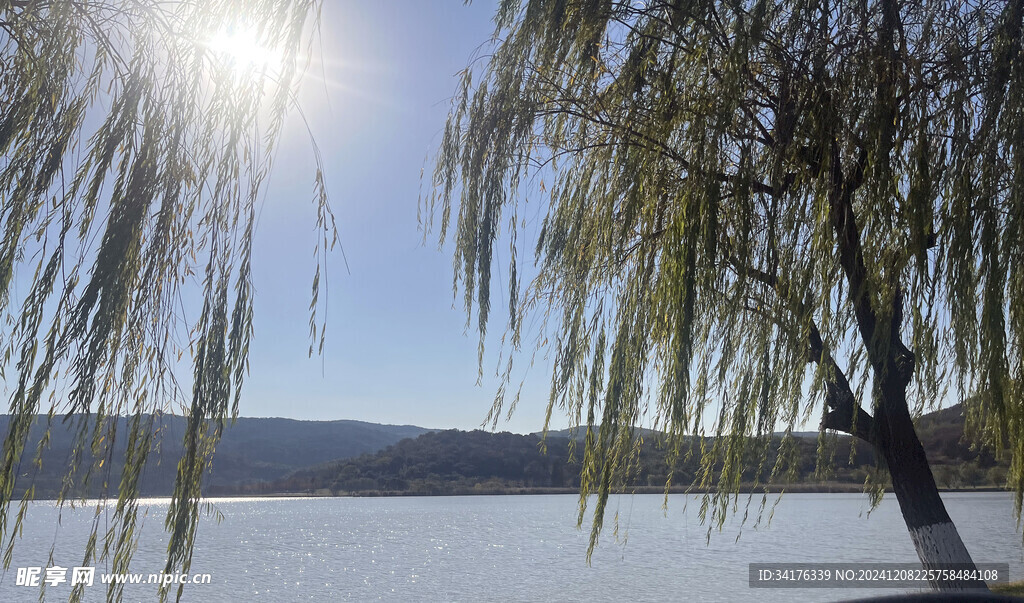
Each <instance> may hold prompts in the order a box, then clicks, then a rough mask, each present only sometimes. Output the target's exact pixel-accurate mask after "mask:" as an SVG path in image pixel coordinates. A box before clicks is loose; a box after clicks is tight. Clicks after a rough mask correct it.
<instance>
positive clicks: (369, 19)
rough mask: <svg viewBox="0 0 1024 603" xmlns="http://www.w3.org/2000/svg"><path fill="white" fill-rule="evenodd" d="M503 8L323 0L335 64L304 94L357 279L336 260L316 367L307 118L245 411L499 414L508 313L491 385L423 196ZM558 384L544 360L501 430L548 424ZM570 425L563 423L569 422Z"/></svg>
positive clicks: (368, 415)
mask: <svg viewBox="0 0 1024 603" xmlns="http://www.w3.org/2000/svg"><path fill="white" fill-rule="evenodd" d="M493 13H494V3H493V2H486V1H477V2H474V3H473V4H471V5H470V6H465V5H464V4H463V3H462V2H460V1H458V0H435V1H431V2H424V1H416V0H412V1H397V0H386V1H381V2H364V1H339V0H329V1H328V2H325V3H324V12H323V16H322V23H321V34H322V46H321V49H320V52H319V54H320V57H319V58H321V59H322V61H323V66H322V68H321V67H320V66H318V65H314V66H313V67H312V68H311V69H310V71H309V74H308V77H307V82H306V85H305V87H304V89H303V91H302V94H301V98H302V107H303V112H304V114H305V115H306V117H307V119H308V121H309V124H310V126H311V128H312V130H313V134H314V136H315V138H316V141H317V143H318V145H319V147H320V149H321V152H322V154H323V158H324V161H325V163H326V170H325V174H326V179H327V183H328V186H329V188H330V194H331V199H332V206H333V208H334V212H335V215H336V217H337V220H338V226H339V232H340V240H341V243H342V245H343V246H344V250H345V253H346V255H347V258H348V265H349V267H350V269H351V274H349V273H347V272H346V270H345V267H344V264H343V261H342V257H341V254H340V253H335V254H333V256H332V257H331V258H330V260H329V262H330V263H329V268H330V273H329V279H330V280H329V302H328V312H329V315H328V326H327V346H326V350H325V353H324V356H323V358H318V357H316V356H314V357H313V358H312V359H310V358H308V357H307V350H308V346H309V340H308V319H309V311H308V306H309V300H310V285H311V279H312V274H313V270H314V268H315V263H314V259H313V257H312V251H313V237H314V236H315V234H314V225H315V213H314V211H313V206H312V204H311V201H310V200H311V198H312V178H313V174H314V171H313V168H312V161H313V159H312V157H313V155H312V152H311V145H310V142H309V139H308V136H307V135H306V134H305V128H304V126H303V123H302V120H301V119H299V118H298V117H297V116H293V117H292V119H290V121H289V123H288V126H289V134H288V135H287V136H286V140H285V141H284V144H283V146H282V147H281V149H280V152H279V155H278V157H277V161H276V163H275V169H274V172H273V176H272V180H271V187H270V189H269V192H268V195H267V200H266V202H265V205H264V207H263V210H262V214H261V217H260V223H259V230H258V234H257V242H256V250H255V255H256V257H255V264H256V266H255V269H254V279H255V285H256V291H257V294H256V301H255V304H256V308H255V310H256V318H255V341H254V342H253V346H252V349H251V356H250V366H251V371H252V372H251V375H250V377H249V379H248V381H247V382H246V385H245V389H244V390H243V397H242V406H241V408H240V414H241V415H242V416H283V417H292V418H299V419H359V420H364V421H374V422H382V423H410V424H416V425H422V426H425V427H437V428H448V427H458V428H463V429H471V428H476V427H479V426H480V424H481V422H482V421H483V420H484V419H485V417H486V415H487V412H488V410H489V408H490V403H491V400H492V399H493V396H494V394H495V391H496V388H497V380H496V379H495V378H494V373H495V368H496V366H497V361H498V356H497V352H498V351H499V347H500V335H501V333H502V331H503V328H502V327H503V325H502V323H501V320H500V319H501V318H502V317H501V316H500V313H499V312H497V311H496V312H495V315H496V318H498V320H496V321H493V322H492V327H491V330H492V334H493V335H494V337H492V338H490V340H489V342H488V343H489V346H488V352H489V354H488V356H487V358H488V360H487V362H486V364H485V371H484V376H485V379H484V382H483V383H482V384H481V385H477V384H476V382H477V359H476V350H477V336H476V333H475V331H474V330H473V329H470V330H468V331H467V330H466V314H465V312H464V310H463V308H462V302H461V295H460V297H459V298H458V299H456V298H455V297H453V293H452V249H451V246H450V245H449V246H446V247H445V248H444V249H443V250H438V248H437V238H436V235H435V236H431V238H429V240H428V242H427V244H426V245H424V244H423V234H422V232H421V231H420V230H419V229H418V222H417V203H418V198H419V195H420V189H421V179H420V172H421V169H424V168H426V170H427V172H428V173H427V176H428V177H429V170H430V158H431V157H432V156H433V153H434V151H435V150H436V148H437V145H438V144H439V141H440V136H441V132H442V129H443V127H444V123H445V117H446V115H447V113H448V109H449V99H450V98H451V96H452V94H453V93H454V91H455V89H456V85H457V79H456V74H457V73H458V72H459V71H460V70H461V69H463V68H465V67H466V66H467V64H468V63H469V61H470V60H471V59H472V58H473V56H475V53H476V51H477V50H479V49H480V48H481V45H483V44H484V43H485V42H486V41H487V40H488V39H489V38H490V36H491V34H492V33H493V30H494V27H493V23H492V21H491V19H492V16H493ZM324 80H326V81H324ZM426 183H427V184H429V179H428V180H427V181H426ZM495 296H496V297H495V304H494V305H495V308H500V307H504V303H501V301H502V299H501V297H500V296H501V293H500V292H499V291H497V289H495ZM474 320H475V319H474ZM524 360H527V359H524ZM522 364H523V365H524V366H525V365H526V364H527V363H526V362H523V363H522ZM549 379H550V372H549V369H548V368H547V365H546V364H545V363H543V362H541V363H539V364H538V365H537V366H535V367H534V368H533V369H531V371H530V373H529V374H528V376H527V381H526V386H525V387H524V390H523V392H524V395H523V399H522V401H521V403H520V405H519V407H518V409H517V411H516V413H515V414H514V415H513V417H512V419H511V420H510V421H509V422H504V421H502V422H501V423H499V426H498V428H499V429H506V430H509V431H518V432H530V431H536V430H539V429H540V428H541V426H542V424H543V417H544V410H545V405H546V402H547V391H548V384H549ZM517 384H518V381H517ZM566 424H567V421H566V419H564V418H563V417H562V416H560V415H558V416H557V417H556V419H555V423H554V427H556V428H560V427H564V426H565V425H566Z"/></svg>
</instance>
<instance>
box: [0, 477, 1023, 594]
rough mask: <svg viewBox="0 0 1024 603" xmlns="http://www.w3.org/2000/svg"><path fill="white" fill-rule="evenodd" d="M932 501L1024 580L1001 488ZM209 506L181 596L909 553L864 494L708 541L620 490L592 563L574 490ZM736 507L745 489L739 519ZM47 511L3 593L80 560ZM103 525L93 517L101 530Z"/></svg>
mask: <svg viewBox="0 0 1024 603" xmlns="http://www.w3.org/2000/svg"><path fill="white" fill-rule="evenodd" d="M943 498H944V499H945V501H946V505H947V508H948V510H949V513H950V515H951V516H952V517H953V520H954V521H955V522H956V524H957V527H958V528H959V530H960V533H961V535H962V536H963V538H964V540H965V541H966V543H967V546H968V548H969V549H970V551H971V553H972V555H973V556H974V559H975V561H977V562H979V563H981V562H986V563H1009V564H1010V579H1011V580H1020V579H1024V574H1022V570H1024V565H1022V547H1021V536H1020V533H1019V532H1018V531H1017V530H1016V523H1015V520H1014V517H1013V502H1012V498H1011V495H1010V494H1009V493H1003V492H998V493H949V494H945V495H944V496H943ZM774 499H775V497H774V496H772V497H770V498H769V502H770V503H771V502H772V501H774ZM759 500H760V497H759V496H758V497H755V500H754V503H753V505H752V508H753V509H756V506H757V503H758V502H759ZM212 502H213V503H214V505H215V507H216V509H217V510H218V511H219V512H220V513H221V514H222V515H223V519H222V521H220V522H219V523H218V522H217V521H216V520H215V519H214V518H212V517H211V518H206V519H204V520H203V521H201V523H200V525H199V530H198V537H197V540H198V543H197V547H196V550H195V554H194V558H193V564H192V572H193V573H208V574H210V583H209V584H187V585H185V587H184V589H185V590H184V597H183V599H182V600H185V601H234V600H247V599H254V600H262V601H296V600H312V601H329V600H359V601H362V600H369V599H384V600H396V601H397V600H425V601H481V600H490V601H538V600H556V601H558V600H581V599H582V598H584V597H585V598H586V599H587V600H605V601H610V600H635V601H661V600H666V599H679V598H684V597H685V598H688V599H689V598H697V599H699V600H702V601H736V600H755V599H756V600H757V601H789V600H794V599H803V600H807V599H811V600H816V601H822V600H838V599H850V598H855V597H867V596H877V595H882V594H888V593H892V592H901V591H899V590H896V591H893V590H885V589H877V588H873V589H830V590H821V589H799V590H795V589H751V588H749V587H748V582H747V580H748V574H747V565H748V564H749V563H752V562H793V563H796V562H873V561H884V562H914V561H916V560H917V557H916V555H915V553H914V550H913V547H912V545H911V542H910V536H909V535H908V533H907V530H906V527H905V526H904V524H903V519H902V517H901V516H900V513H899V508H898V506H897V504H896V501H895V498H894V497H893V496H886V498H885V500H884V501H883V503H882V505H881V507H879V508H878V509H876V510H875V511H873V512H872V513H870V515H868V513H867V511H868V508H869V507H868V502H867V498H866V496H864V495H860V494H787V495H785V496H784V497H783V498H782V500H781V502H780V503H779V504H778V506H777V508H776V510H775V513H774V517H773V519H772V521H771V524H770V526H767V527H765V526H763V525H762V526H760V527H758V528H757V529H755V528H754V527H753V521H752V520H751V521H748V523H747V525H746V526H744V527H742V528H741V527H740V522H739V520H738V518H735V519H734V520H733V521H730V522H728V523H727V524H726V525H725V526H724V528H723V529H722V531H721V532H719V531H714V532H713V533H712V534H711V540H710V543H707V542H706V540H705V536H706V533H707V529H706V527H704V526H702V525H701V524H700V522H699V520H698V511H699V507H700V497H699V496H695V495H689V496H688V495H672V496H670V497H669V501H668V507H667V509H663V508H662V502H663V497H662V496H660V495H633V496H626V495H623V496H618V497H615V498H614V499H613V500H612V501H611V502H610V503H609V511H608V516H607V519H606V522H605V532H604V533H603V535H602V539H601V544H600V545H599V546H598V548H597V550H596V551H595V552H594V556H593V560H592V564H591V565H590V566H588V565H587V564H586V559H585V556H586V550H587V542H588V538H589V520H588V523H586V524H585V526H584V529H583V530H577V529H576V512H577V502H578V499H577V497H575V496H571V495H565V496H476V497H422V498H421V497H406V498H294V499H293V498H288V499H282V498H263V499H255V498H249V499H218V500H214V501H212ZM745 502H746V496H742V497H741V498H740V504H741V506H740V514H742V512H743V505H744V504H745ZM144 507H145V508H146V509H148V516H147V518H146V520H145V521H146V523H145V526H144V529H143V535H142V538H141V540H140V542H139V546H138V551H137V552H136V554H135V557H134V560H133V562H132V569H133V571H137V572H142V573H147V574H148V573H156V572H159V571H160V570H161V569H162V568H163V559H164V557H163V554H164V551H165V547H166V542H167V537H166V534H165V533H164V532H163V529H162V525H163V517H164V514H165V513H166V510H167V503H166V500H161V499H151V500H147V501H144ZM57 512H58V511H57V509H56V508H55V506H54V504H53V503H48V502H37V503H33V504H32V507H31V509H30V510H29V514H28V516H27V518H26V521H25V529H24V535H23V537H22V539H21V541H20V542H19V543H18V546H17V548H16V550H15V556H14V562H13V563H12V565H11V569H10V570H8V571H7V573H6V574H4V575H3V576H2V580H0V600H2V601H34V600H37V597H38V595H39V592H38V589H37V588H30V587H25V586H17V585H16V575H15V574H16V568H18V567H30V566H41V567H44V568H45V567H47V566H53V565H60V566H64V567H72V566H75V565H77V564H78V563H79V562H80V561H81V559H82V551H83V550H84V546H85V542H86V538H87V535H88V529H89V523H90V521H91V520H92V518H93V516H94V515H95V512H96V508H95V506H92V507H79V508H76V509H73V510H72V509H67V508H65V509H64V511H63V513H62V517H61V524H60V526H58V525H57V522H56V519H57ZM616 514H617V516H618V539H616V537H615V536H614V535H613V528H614V527H615V526H614V522H613V520H614V517H615V516H616ZM104 521H106V513H105V512H104V511H101V515H100V525H101V526H103V525H104V523H103V522H104ZM737 537H738V539H737ZM51 547H52V548H53V562H52V563H49V562H48V560H49V555H50V549H51ZM96 571H97V573H99V572H102V571H105V570H104V568H103V567H99V566H98V567H97V570H96ZM69 581H70V576H69ZM98 582H99V581H98V579H97V581H96V583H95V584H94V585H93V586H92V587H89V588H86V589H85V592H86V600H88V601H101V600H103V599H104V587H103V586H101V585H100V584H99V583H98ZM70 592H71V587H70V586H69V585H68V584H67V583H64V584H58V585H56V586H48V587H47V590H46V600H48V601H49V600H54V601H59V600H66V599H67V596H68V595H69V594H70ZM125 592H126V596H125V600H126V601H135V600H139V601H148V600H152V599H154V593H155V587H153V586H149V585H137V586H136V585H133V586H129V587H126V591H125Z"/></svg>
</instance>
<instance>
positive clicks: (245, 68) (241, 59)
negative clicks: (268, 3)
mask: <svg viewBox="0 0 1024 603" xmlns="http://www.w3.org/2000/svg"><path fill="white" fill-rule="evenodd" d="M206 47H207V48H209V49H210V50H211V51H213V52H214V54H216V55H219V56H220V57H222V58H223V59H225V60H227V61H229V62H230V63H231V65H232V66H233V67H234V69H236V70H237V71H239V72H240V73H246V72H266V73H271V74H273V73H275V72H276V71H278V69H280V64H281V57H280V55H279V53H278V52H276V51H274V50H273V49H271V48H268V47H266V46H264V45H263V44H261V43H260V39H259V35H258V34H257V32H256V31H255V30H253V29H251V28H245V27H233V28H229V29H223V30H221V31H219V32H217V33H216V34H215V35H214V36H213V37H211V38H210V39H209V40H208V41H207V43H206Z"/></svg>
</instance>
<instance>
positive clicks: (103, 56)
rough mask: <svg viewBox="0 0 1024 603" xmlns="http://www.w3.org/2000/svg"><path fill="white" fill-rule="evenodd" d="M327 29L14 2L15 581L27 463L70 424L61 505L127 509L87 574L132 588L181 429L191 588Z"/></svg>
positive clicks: (11, 451) (4, 270) (6, 7)
mask: <svg viewBox="0 0 1024 603" xmlns="http://www.w3.org/2000/svg"><path fill="white" fill-rule="evenodd" d="M318 8H319V7H318V2H317V0H262V1H256V0H251V1H245V0H217V1H204V2H171V3H167V2H159V1H156V0H144V1H141V2H138V1H136V2H123V3H122V2H83V1H78V0H0V66H2V71H0V91H2V95H0V152H2V159H0V222H2V228H3V235H2V239H0V312H2V313H3V315H4V320H3V323H2V324H3V326H2V331H0V346H2V348H3V352H2V361H0V371H2V374H3V376H4V380H5V383H6V389H7V391H8V393H9V395H10V413H11V421H10V428H9V430H8V432H7V433H6V434H5V436H4V440H3V448H2V453H0V538H2V539H3V540H4V545H5V551H6V552H5V555H4V567H5V568H7V567H9V565H10V563H11V561H12V555H13V548H14V545H15V544H16V541H17V534H18V532H19V526H20V524H21V521H22V518H23V516H24V514H25V512H26V509H27V501H28V500H29V499H30V498H31V496H32V487H31V479H32V477H33V476H34V474H35V473H36V472H37V471H38V470H39V466H40V465H41V463H42V458H43V457H42V452H43V449H44V448H45V446H46V445H47V440H48V438H47V437H44V438H43V440H42V442H41V443H40V444H39V449H38V450H26V442H27V440H28V435H29V428H30V426H31V425H32V424H33V422H34V421H36V420H37V413H45V414H46V417H45V419H44V421H45V423H46V427H47V433H49V431H48V430H49V427H50V425H51V424H52V423H53V422H54V421H61V420H63V421H64V422H70V423H71V424H72V426H73V429H74V430H75V433H76V434H77V435H76V440H75V446H74V450H73V452H72V454H71V458H70V459H69V466H68V467H67V474H66V476H65V479H64V483H63V487H62V490H61V494H60V499H61V501H62V502H63V501H64V500H65V499H67V498H70V497H73V496H76V495H78V493H81V492H87V491H90V489H89V485H90V484H91V485H92V486H93V487H92V491H94V490H96V489H99V490H100V491H101V492H103V493H105V496H106V494H107V493H109V496H110V497H111V500H110V501H108V504H107V505H106V508H107V509H108V510H109V509H112V513H110V515H108V516H106V517H104V515H101V514H100V509H101V508H102V507H103V505H100V506H97V514H96V520H95V522H94V523H93V533H92V539H91V540H90V543H89V547H88V549H87V550H86V551H85V554H84V558H82V559H79V560H75V561H78V562H79V563H80V564H81V565H84V566H88V565H94V564H95V563H96V562H98V561H102V560H103V559H112V565H111V566H110V567H111V569H112V571H114V572H125V571H127V569H128V563H129V560H130V558H131V554H132V551H133V548H134V546H135V541H136V538H137V536H136V534H135V529H136V526H137V523H136V510H137V502H136V499H137V498H138V494H139V479H140V475H141V474H142V472H143V470H144V468H145V465H146V463H147V460H149V458H150V451H151V450H152V449H153V447H154V446H155V445H156V441H155V435H154V434H155V432H156V430H157V429H158V428H159V419H158V417H159V414H160V412H163V411H170V412H177V411H179V410H180V411H181V412H184V413H185V414H187V417H188V421H187V430H186V433H185V436H184V452H183V454H182V458H181V459H180V462H179V463H178V473H177V480H176V482H175V488H174V496H173V499H172V502H171V504H170V508H169V511H168V514H167V518H166V527H167V530H168V531H169V532H170V538H169V545H168V558H167V571H168V572H172V571H176V570H178V571H186V572H187V571H188V568H189V565H190V562H191V548H192V544H193V540H194V537H195V530H196V523H197V520H198V515H199V512H200V506H199V504H200V503H199V496H200V482H201V477H202V474H203V472H204V469H205V468H206V466H207V464H208V463H209V460H210V455H211V454H212V452H213V448H214V445H215V443H216V441H217V439H218V438H219V436H220V435H221V432H222V430H223V428H224V426H225V422H226V421H227V420H228V419H229V418H233V417H234V416H235V415H236V414H237V410H238V401H239V389H240V387H241V385H242V381H243V378H244V376H245V374H246V371H247V365H246V356H247V352H248V348H249V341H250V337H251V334H252V312H253V310H252V282H251V268H250V262H251V257H252V242H253V228H254V224H255V220H256V215H257V213H256V212H257V210H258V201H259V200H260V199H261V198H262V197H261V193H262V190H263V188H264V187H265V177H266V175H267V173H268V170H269V168H270V164H271V158H272V155H273V152H274V144H275V141H276V140H277V139H278V138H279V135H280V133H281V129H282V123H283V118H284V115H285V113H286V110H288V109H289V108H290V107H291V106H292V105H293V104H294V93H295V88H296V85H297V82H298V79H297V74H298V69H297V68H301V66H302V65H303V64H304V63H303V58H302V57H303V51H304V50H305V48H304V46H305V42H304V41H305V40H306V39H307V38H308V36H309V32H310V31H311V29H310V27H311V23H312V21H311V18H313V17H315V14H316V12H317V11H318ZM310 177H311V180H315V185H314V191H315V192H314V202H315V203H316V204H317V206H318V208H319V214H318V215H319V217H320V220H319V227H320V228H321V230H322V233H323V237H322V238H321V239H320V241H319V243H318V250H320V251H323V249H322V248H323V246H324V245H326V244H328V243H329V241H330V237H331V236H332V233H333V226H332V218H331V216H330V211H329V208H328V206H327V202H326V194H325V191H324V188H323V182H322V177H321V175H320V171H319V170H316V173H315V176H314V175H313V174H311V175H310ZM317 274H319V271H318V272H317ZM315 296H316V281H314V298H315ZM314 306H316V304H315V303H314ZM318 324H319V323H317V322H315V321H314V322H312V327H313V328H314V330H315V329H316V327H317V326H318ZM321 332H322V331H321ZM315 338H316V336H315V335H314V339H315ZM183 356H184V357H185V358H183ZM186 358H191V361H192V365H193V368H192V370H191V373H192V374H191V378H190V379H189V378H188V377H187V373H186V374H181V373H183V372H185V371H187V370H188V367H187V362H188V360H187V359H186ZM176 368H178V369H179V370H178V371H177V372H178V373H179V376H178V379H177V380H175V377H174V374H175V369H176ZM181 369H184V370H181ZM189 389H190V390H191V392H189ZM119 416H120V417H124V416H128V417H129V420H128V422H127V423H124V422H123V421H122V422H121V425H122V427H121V429H120V431H118V424H119V423H118V421H117V417H119ZM62 417H63V418H62ZM125 425H127V427H125ZM115 441H117V442H119V443H121V442H124V443H126V444H125V445H124V446H126V448H127V452H126V453H125V454H126V455H127V458H125V459H124V463H123V467H124V469H123V471H121V472H119V474H111V472H110V467H111V465H112V464H113V463H111V456H112V455H113V454H114V450H115V449H114V442H115ZM122 449H123V447H122ZM44 469H46V470H48V471H52V470H53V468H44ZM16 484H17V485H18V487H17V488H16ZM21 490H24V492H25V494H24V497H22V500H21V504H20V511H18V512H17V513H14V512H13V509H11V506H12V504H15V503H16V500H17V497H16V495H15V493H16V492H18V491H21ZM114 499H116V500H114ZM108 522H109V523H108ZM56 561H57V562H58V563H59V562H60V560H56ZM118 588H119V587H117V586H111V587H110V589H111V590H110V591H109V593H108V594H109V596H110V597H119V596H120V592H119V591H117V589H118ZM81 589H82V586H81V585H79V586H77V587H76V590H75V591H74V593H73V596H74V597H75V598H77V597H80V596H81V594H82V590H81ZM165 594H166V593H165ZM179 594H180V591H179Z"/></svg>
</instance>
